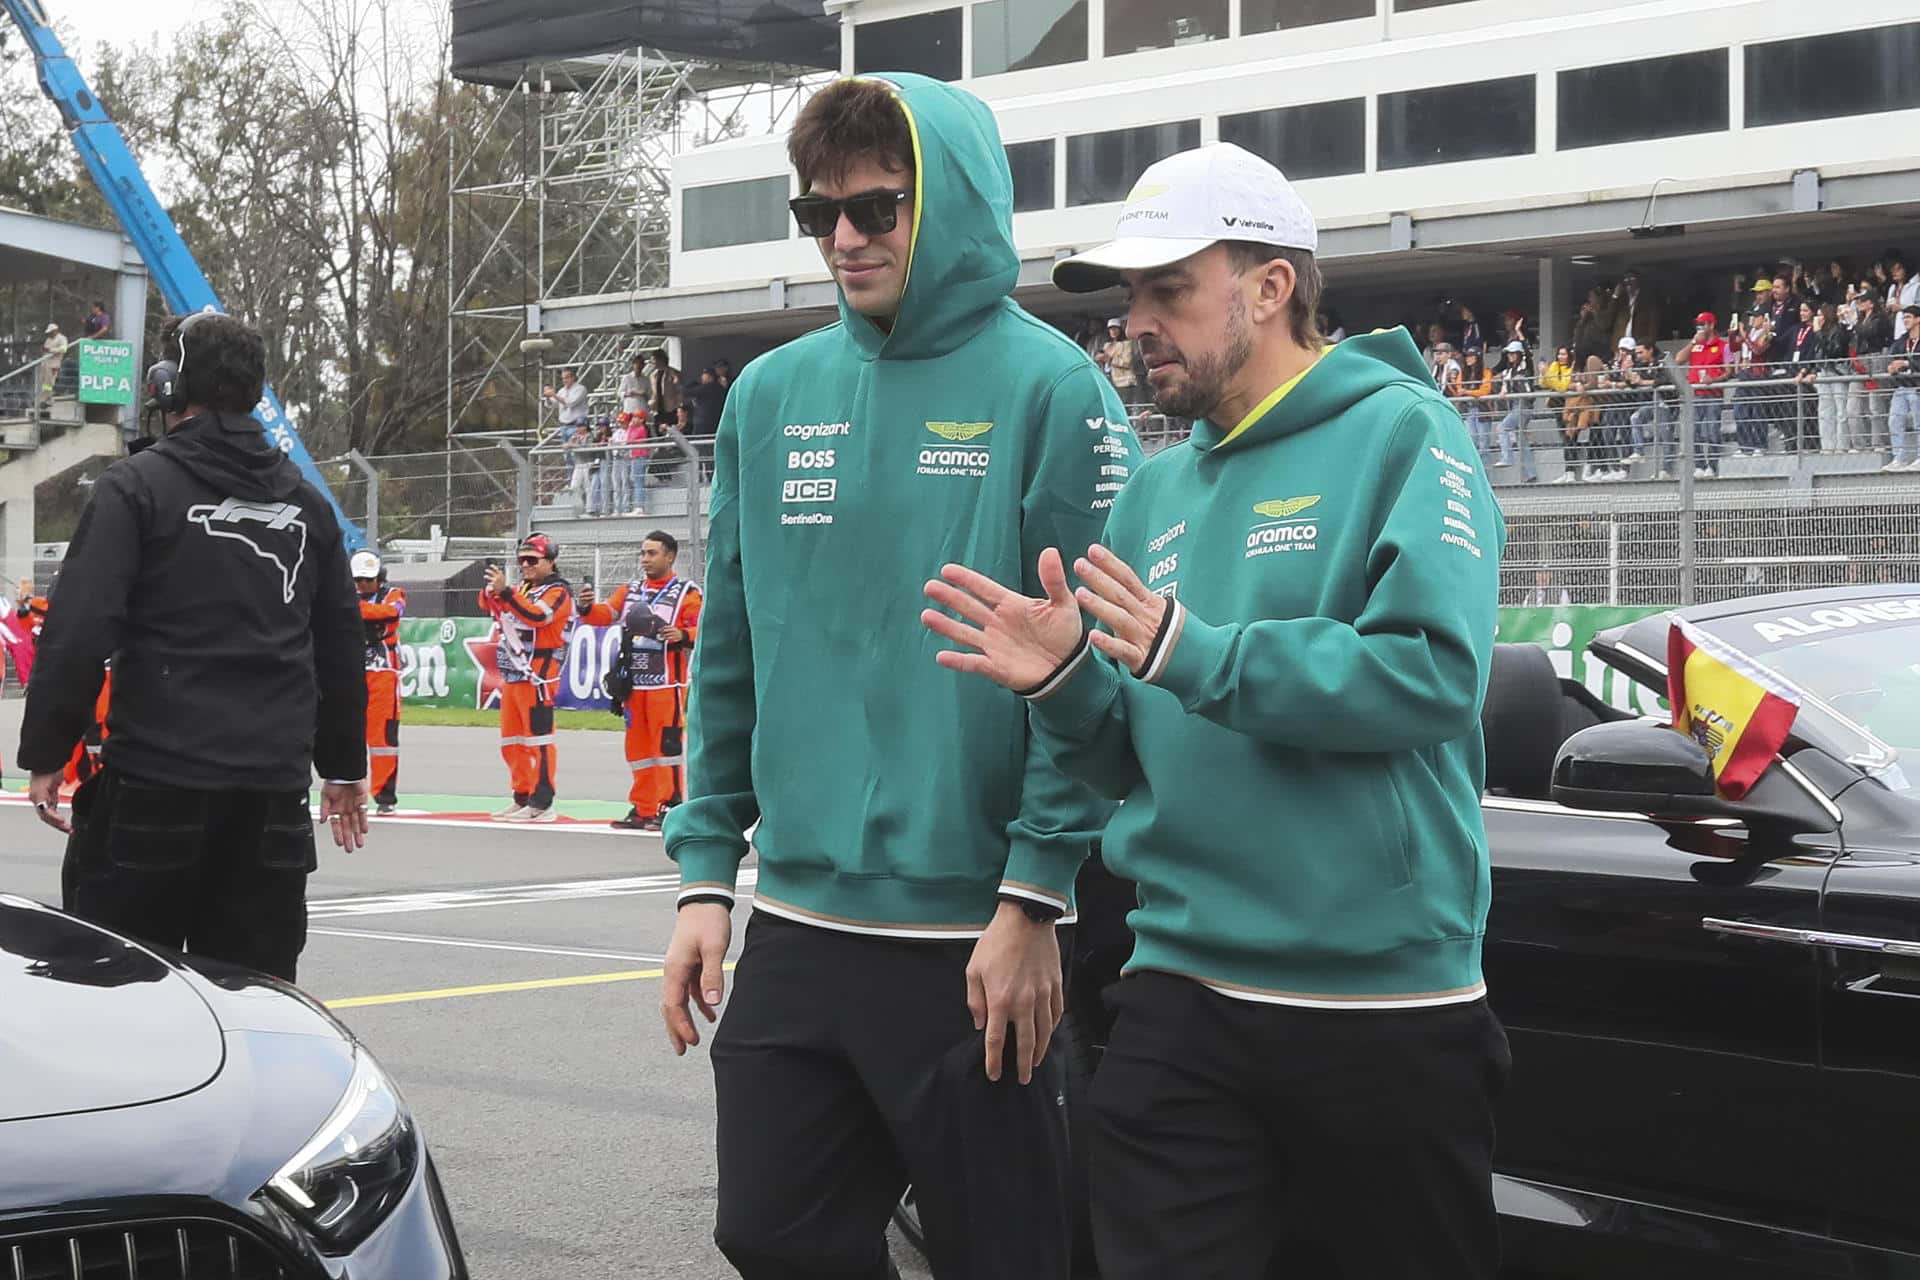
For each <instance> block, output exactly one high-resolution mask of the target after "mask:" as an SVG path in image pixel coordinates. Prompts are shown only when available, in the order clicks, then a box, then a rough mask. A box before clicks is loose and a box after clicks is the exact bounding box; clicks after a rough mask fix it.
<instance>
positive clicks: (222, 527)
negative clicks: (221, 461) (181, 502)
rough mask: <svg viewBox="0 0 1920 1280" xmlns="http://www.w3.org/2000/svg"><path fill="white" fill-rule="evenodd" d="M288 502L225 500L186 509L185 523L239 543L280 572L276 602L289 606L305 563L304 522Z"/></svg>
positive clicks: (305, 530)
mask: <svg viewBox="0 0 1920 1280" xmlns="http://www.w3.org/2000/svg"><path fill="white" fill-rule="evenodd" d="M303 514H304V512H302V511H301V510H300V508H299V507H296V506H294V505H293V504H292V503H290V502H242V501H240V499H238V498H228V499H226V500H225V501H224V502H220V503H217V504H216V503H208V502H202V503H199V504H197V505H195V506H191V507H188V508H187V519H188V520H189V521H190V522H192V523H193V524H197V525H199V526H200V527H201V528H202V529H205V530H206V531H207V533H208V534H209V535H210V536H212V537H215V538H231V539H233V540H234V541H235V542H243V543H245V544H246V545H247V548H248V549H249V550H250V551H252V552H253V554H255V555H256V556H259V557H260V558H261V559H262V560H267V561H271V562H272V563H273V566H274V567H275V568H276V569H278V570H280V599H281V603H283V604H292V603H293V596H294V587H295V584H296V583H297V582H298V581H299V578H300V566H301V565H302V564H304V563H306V559H307V522H306V521H305V520H302V519H301V518H300V517H301V516H302V515H303Z"/></svg>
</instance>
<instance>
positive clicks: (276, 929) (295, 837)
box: [60, 768, 319, 982]
mask: <svg viewBox="0 0 1920 1280" xmlns="http://www.w3.org/2000/svg"><path fill="white" fill-rule="evenodd" d="M318 865H319V861H318V859H317V857H316V856H315V852H314V844H313V818H312V816H311V812H310V810H309V809H308V802H307V793H306V792H304V791H286V792H279V791H275V792H267V791H185V790H181V789H180V788H178V787H163V786H154V785H151V784H148V783H144V782H141V781H140V780H138V779H136V778H130V777H128V776H126V775H125V774H124V773H119V772H116V771H115V770H113V769H110V768H109V769H105V770H102V771H101V772H100V773H98V774H96V775H95V776H94V777H93V778H92V779H90V780H89V781H88V782H87V784H86V785H85V786H83V787H81V788H80V790H79V791H78V792H77V793H76V794H75V796H74V801H73V834H72V835H71V836H69V837H68V839H67V855H66V861H65V862H64V863H63V864H62V866H61V872H60V880H61V889H62V893H63V895H64V905H65V907H66V909H67V910H68V911H70V912H72V913H73V914H74V915H77V916H79V917H81V918H82V919H85V920H91V921H93V922H95V923H96V924H102V925H105V926H106V927H108V928H110V929H115V930H118V931H119V932H121V933H125V934H129V935H131V936H132V937H135V938H138V939H139V940H140V941H142V942H151V943H155V944H157V945H159V946H164V947H172V948H173V949H174V950H176V951H186V952H190V953H191V954H193V955H196V956H205V957H207V958H209V959H214V960H224V961H227V962H228V963H230V964H237V965H243V966H245V967H246V968H249V969H257V970H259V971H260V972H262V973H266V974H271V975H272V976H274V977H276V978H284V979H285V980H287V981H288V982H292V981H293V980H294V970H295V966H296V964H297V962H298V961H299V958H300V952H301V949H302V948H304V947H305V946H306V942H307V874H308V873H309V872H310V871H312V870H314V869H315V868H316V867H317V866H318Z"/></svg>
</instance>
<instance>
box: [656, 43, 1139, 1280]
mask: <svg viewBox="0 0 1920 1280" xmlns="http://www.w3.org/2000/svg"><path fill="white" fill-rule="evenodd" d="M789 153H790V155H791V158H792V160H793V164H794V168H795V170H796V171H797V172H798V174H799V177H800V184H801V188H802V190H803V191H804V192H805V194H804V195H802V196H800V197H799V198H797V199H795V200H794V201H793V202H792V203H793V212H794V217H795V220H796V222H797V223H798V224H799V226H800V229H801V232H802V233H803V234H805V235H808V236H811V237H813V238H814V239H815V241H816V243H817V244H818V246H819V249H820V252H821V256H822V257H823V258H824V259H825V261H826V263H827V265H828V267H829V269H830V270H831V271H832V273H833V276H834V279H835V280H836V281H837V282H838V284H839V286H840V294H841V301H840V321H839V323H837V324H835V325H832V326H831V327H829V328H826V329H822V330H820V331H819V332H816V333H813V334H810V335H808V336H806V337H804V338H801V339H799V340H798V341H795V342H792V343H789V344H788V345H787V346H785V347H782V348H780V349H779V350H777V351H774V352H771V353H769V354H768V355H766V356H764V357H762V358H760V359H759V360H756V361H754V362H753V363H752V364H751V365H749V366H748V367H747V368H745V369H743V370H742V371H741V374H740V377H739V379H738V380H737V381H736V382H735V383H734V385H733V388H732V393H731V394H730V395H729V396H728V397H727V404H726V408H725V410H724V412H723V414H722V416H721V422H720V429H719V434H718V438H717V440H716V442H715V450H714V458H715V473H714V483H713V501H712V516H711V522H712V533H711V540H710V542H709V549H708V558H707V567H706V577H707V585H708V594H707V599H706V608H705V611H704V613H703V615H702V623H703V627H702V633H701V638H700V644H699V646H698V648H697V651H696V654H695V657H694V664H693V674H692V693H691V706H690V708H689V712H688V726H689V742H688V762H687V763H688V769H687V772H688V786H687V799H686V801H685V803H683V804H681V805H678V806H676V807H675V808H674V809H672V810H671V811H670V812H669V814H668V816H667V819H666V843H667V851H668V853H669V854H670V855H671V856H672V857H673V858H674V859H675V860H676V861H677V862H678V863H679V865H680V874H681V882H682V890H681V897H680V903H681V907H680V913H679V920H678V923H677V924H676V926H675V929H674V936H673V941H672V943H671V944H670V945H669V947H668V951H667V960H666V965H665V968H666V976H665V981H664V982H663V983H662V1013H663V1016H664V1019H665V1022H666V1025H667V1033H668V1037H669V1040H670V1041H671V1043H672V1045H673V1047H674V1050H675V1051H676V1052H684V1051H685V1049H686V1047H687V1046H688V1045H690V1044H697V1043H699V1034H698V1032H697V1030H696V1028H695V1024H694V1021H693V1019H692V1017H691V1016H690V1013H689V1010H688V1007H687V1006H688V1002H689V1000H691V1001H692V1002H693V1003H694V1004H695V1005H697V1006H698V1007H699V1009H700V1011H701V1013H702V1014H703V1015H704V1016H705V1017H706V1018H707V1019H708V1020H709V1021H710V1020H712V1018H713V1016H714V1009H715V1007H716V1006H717V1005H718V1004H719V1003H720V999H721V995H722V993H723V989H724V974H723V971H722V962H723V960H724V958H725V955H726V951H727V946H728V943H729V941H730V938H731V922H730V908H731V907H732V905H733V899H734V892H735V887H736V882H737V879H738V872H739V867H740V863H741V861H742V859H743V858H744V857H745V855H746V853H747V848H748V846H747V837H746V834H745V833H746V832H747V830H748V829H749V828H752V827H753V826H754V823H755V822H756V821H757V822H758V824H759V825H758V827H757V829H755V832H754V846H755V847H756V849H757V851H758V853H759V867H758V878H757V883H756V885H755V891H754V899H753V908H754V910H753V916H752V919H751V923H750V924H749V926H748V929H747V937H746V946H745V949H744V950H743V952H742V953H741V956H740V960H739V966H738V968H737V970H736V971H735V974H734V981H735V993H734V996H733V999H732V1001H731V1003H729V1004H728V1006H727V1011H726V1017H725V1018H724V1020H722V1021H721V1023H720V1027H719V1029H718V1030H717V1031H716V1032H715V1033H714V1041H713V1046H712V1058H713V1070H714V1083H715V1093H716V1096H717V1103H718V1112H719V1122H718V1126H717V1130H718V1132H717V1140H718V1149H719V1174H720V1187H719V1200H720V1203H719V1213H718V1222H717V1225H716V1229H715V1238H716V1240H717V1241H718V1243H719V1245H720V1248H721V1250H722V1252H724V1253H725V1254H726V1256H727V1258H728V1260H729V1261H730V1262H732V1263H733V1265H734V1266H735V1268H736V1269H738V1270H739V1271H740V1272H741V1274H742V1275H745V1276H748V1277H763V1276H764V1277H791V1276H802V1275H804V1276H809V1277H823V1278H824V1277H848V1278H852V1277H868V1276H872V1277H880V1276H884V1275H885V1274H886V1266H887V1262H886V1253H885V1241H884V1230H885V1226H886V1222H887V1220H888V1216H889V1213H890V1211H891V1209H892V1206H893V1204H894V1203H895V1202H896V1201H897V1200H898V1198H899V1196H900V1194H901V1192H902V1190H903V1189H904V1188H905V1186H906V1185H907V1183H908V1181H909V1180H911V1182H912V1184H913V1187H914V1191H915V1197H916V1200H917V1203H918V1205H919V1209H920V1215H921V1223H922V1225H923V1226H924V1228H925V1230H926V1236H927V1243H928V1247H929V1252H930V1254H931V1255H932V1259H933V1263H934V1270H935V1272H936V1274H939V1275H941V1276H966V1277H975V1278H978V1280H988V1278H994V1277H1006V1278H1008V1280H1014V1278H1016V1277H1017V1278H1018V1280H1051V1278H1054V1277H1060V1278H1064V1277H1065V1276H1066V1274H1067V1267H1068V1249H1069V1235H1070V1228H1069V1223H1070V1213H1069V1207H1068V1203H1067V1194H1066V1171H1067V1167H1068V1166H1067V1160H1066V1151H1065V1125H1064V1113H1063V1111H1062V1108H1061V1086H1060V1083H1059V1066H1058V1063H1057V1062H1056V1061H1045V1060H1044V1059H1045V1054H1046V1049H1047V1043H1048V1039H1049V1037H1050V1036H1051V1035H1052V1033H1053V1029H1054V1026H1055V1024H1056V1023H1057V1022H1058V1020H1059V1018H1060V1014H1061V1011H1062V1008H1063V1004H1064V998H1063V993H1062V988H1061V973H1060V952H1059V944H1058V942H1057V941H1056V939H1055V936H1054V922H1055V921H1056V920H1059V919H1062V918H1064V917H1065V915H1066V913H1068V912H1069V911H1071V909H1072V905H1073V902H1072V888H1073V882H1074V875H1075V872H1076V871H1077V870H1078V868H1079V866H1080V864H1081V863H1082V861H1084V860H1085V858H1086V855H1087V853H1088V851H1089V849H1090V847H1091V844H1092V841H1093V839H1094V838H1095V836H1096V835H1097V834H1098V832H1099V831H1100V829H1101V828H1102V827H1103V826H1104V824H1105V822H1106V819H1107V816H1108V814H1109V813H1110V812H1111V810H1112V804H1111V802H1109V801H1105V800H1102V799H1101V798H1100V797H1098V796H1097V795H1096V794H1095V793H1094V792H1093V791H1092V790H1091V788H1089V787H1087V786H1086V785H1085V784H1082V783H1077V782H1073V781H1071V780H1069V779H1068V778H1066V777H1065V776H1064V775H1062V774H1061V773H1060V772H1059V771H1058V770H1057V769H1056V768H1055V767H1054V764H1053V762H1052V761H1051V760H1050V759H1048V757H1047V755H1046V753H1045V752H1044V751H1043V750H1041V749H1040V748H1039V747H1038V746H1037V744H1035V743H1034V741H1033V740H1032V738H1031V732H1030V729H1029V727H1028V724H1027V715H1026V708H1025V706H1024V705H1023V704H1022V703H1021V701H1020V699H1019V698H1017V697H1014V696H1013V695H1011V694H1009V693H1006V692H1004V691H1002V690H999V689H994V688H992V687H990V686H988V685H985V684H983V683H980V682H978V681H970V680H964V679H962V678H960V677H958V676H955V675H953V674H951V673H948V672H943V671H941V670H940V669H939V668H938V667H937V666H936V665H935V664H934V662H933V660H932V658H933V654H934V652H935V651H936V650H937V649H938V648H939V644H938V642H937V641H936V640H935V639H934V638H933V637H932V636H930V635H928V634H927V633H926V631H925V630H924V629H923V628H921V627H920V626H919V624H918V622H917V620H916V614H917V608H916V606H917V604H918V603H919V600H920V587H921V584H922V583H923V582H924V581H925V579H926V575H927V574H928V573H929V572H930V571H931V570H932V569H934V568H935V567H937V566H938V565H940V564H942V563H944V562H945V561H948V560H952V559H956V558H964V559H968V560H971V561H974V562H976V563H981V564H984V565H987V566H991V568H992V569H993V571H994V572H996V573H999V574H1003V575H1005V576H1007V578H1008V579H1009V580H1010V581H1020V582H1022V583H1023V584H1025V585H1026V586H1027V587H1028V589H1030V590H1038V586H1037V582H1036V581H1035V580H1034V579H1032V577H1031V574H1032V572H1033V566H1034V564H1035V563H1036V560H1037V557H1038V556H1039V554H1040V552H1041V550H1042V549H1043V548H1046V547H1062V546H1067V547H1079V546H1084V545H1086V543H1087V542H1089V541H1091V540H1092V539H1094V538H1097V537H1099V536H1100V531H1101V529H1102V528H1103V527H1104V525H1105V523H1106V515H1107V511H1108V509H1109V508H1110V507H1111V505H1112V502H1113V497H1114V495H1115V494H1117V493H1118V492H1119V490H1120V488H1121V486H1122V485H1123V484H1124V483H1125V481H1126V479H1127V477H1128V475H1129V474H1130V473H1131V471H1132V468H1133V466H1134V464H1135V462H1136V461H1137V460H1138V450H1137V447H1136V445H1135V443H1134V439H1133V436H1132V434H1131V433H1130V431H1129V430H1128V427H1127V424H1126V411H1125V409H1124V408H1123V407H1122V405H1121V404H1120V401H1119V399H1118V398H1117V397H1116V396H1115V395H1114V393H1113V389H1112V387H1111V385H1110V384H1109V383H1108V382H1107V380H1106V379H1105V378H1104V377H1103V376H1102V375H1101V373H1100V370H1099V369H1098V368H1097V367H1096V366H1095V365H1094V363H1093V362H1092V360H1090V359H1089V358H1088V357H1087V355H1086V353H1085V352H1083V351H1081V350H1080V349H1079V348H1078V347H1076V346H1075V345H1074V344H1073V343H1072V342H1071V341H1069V340H1068V339H1067V338H1065V337H1064V336H1062V335H1061V334H1060V333H1058V332H1057V331H1056V330H1054V329H1053V328H1052V327H1051V326H1048V325H1045V324H1042V323H1040V322H1039V321H1037V320H1035V319H1033V318H1032V317H1031V316H1029V315H1027V314H1026V313H1025V312H1023V311H1022V310H1021V309H1020V308H1019V307H1017V306H1016V305H1014V303H1013V302H1012V300H1011V298H1010V297H1009V295H1010V293H1011V292H1012V289H1013V285H1014V282H1015V280H1016V279H1017V277H1018V274H1019V258H1018V256H1017V255H1016V253H1015V252H1014V248H1013V239H1012V231H1011V222H1012V215H1011V208H1012V179H1011V176H1010V174H1009V172H1008V169H1007V162H1006V153H1005V149H1004V148H1003V147H1002V145H1001V142H1000V138H999V132H998V130H997V129H996V127H995V125H994V121H993V116H992V113H991V112H989V111H988V110H987V108H986V106H985V105H984V104H982V103H981V102H980V101H978V100H977V99H975V98H973V97H972V96H970V95H968V94H966V93H964V92H962V91H961V90H958V89H955V88H952V87H950V86H947V85H944V84H941V83H939V82H937V81H932V80H928V79H925V78H923V77H919V76H911V75H899V76H888V77H885V78H883V79H854V80H846V81H841V82H839V83H837V84H835V85H832V86H830V87H828V88H827V89H824V90H822V91H821V92H820V93H819V94H817V95H816V96H815V97H814V98H813V99H812V100H811V101H810V102H809V103H808V105H807V107H806V109H805V110H804V111H803V112H802V113H801V115H800V117H799V118H798V120H797V121H796V122H795V125H794V130H793V133H792V136H791V138H790V139H789ZM1023 567H1024V569H1025V572H1024V573H1023Z"/></svg>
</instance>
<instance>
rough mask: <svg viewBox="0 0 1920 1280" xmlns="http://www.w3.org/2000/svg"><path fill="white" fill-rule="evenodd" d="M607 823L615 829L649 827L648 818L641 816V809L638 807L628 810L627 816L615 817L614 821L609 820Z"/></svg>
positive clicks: (642, 828) (641, 829) (643, 828)
mask: <svg viewBox="0 0 1920 1280" xmlns="http://www.w3.org/2000/svg"><path fill="white" fill-rule="evenodd" d="M607 825H608V826H610V827H612V828H613V829H614V830H615V831H645V830H647V829H648V828H647V823H646V820H645V819H644V818H642V817H641V816H640V811H639V810H638V809H629V810H627V816H626V817H624V818H615V819H614V820H613V821H612V822H609V823H608V824H607Z"/></svg>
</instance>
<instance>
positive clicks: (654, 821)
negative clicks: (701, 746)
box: [580, 529, 700, 831]
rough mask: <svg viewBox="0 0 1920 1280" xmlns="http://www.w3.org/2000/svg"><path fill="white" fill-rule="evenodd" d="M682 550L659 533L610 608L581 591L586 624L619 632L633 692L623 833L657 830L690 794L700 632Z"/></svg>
mask: <svg viewBox="0 0 1920 1280" xmlns="http://www.w3.org/2000/svg"><path fill="white" fill-rule="evenodd" d="M679 553H680V544H679V543H678V542H676V541H675V540H674V537H673V535H672V534H670V533H665V532H662V531H660V530H657V529H656V530H655V531H654V532H652V533H650V534H648V535H647V538H646V541H645V542H643V543H641V544H640V573H641V576H640V577H638V578H635V579H634V580H633V581H632V582H629V583H627V584H625V585H624V586H620V587H616V588H615V589H614V592H613V594H612V595H611V596H609V597H607V601H606V603H605V604H595V603H594V602H593V597H592V594H591V593H589V592H582V596H581V602H582V604H583V605H584V606H586V608H585V610H584V612H582V613H581V615H580V617H581V619H582V620H583V621H584V622H586V623H587V624H588V625H589V626H595V627H609V626H613V625H614V624H616V623H618V624H619V626H620V629H621V636H620V653H621V659H622V665H623V666H624V668H625V672H626V678H627V680H628V681H630V682H631V685H632V692H630V693H628V694H627V697H626V717H627V767H628V768H629V769H631V770H632V771H633V785H632V786H631V787H630V788H628V790H627V801H628V804H629V805H630V806H631V807H630V808H629V809H628V810H627V816H626V817H624V818H618V819H616V820H615V821H614V822H613V823H612V825H613V826H615V827H618V828H619V829H621V830H623V831H658V830H659V829H660V818H661V815H663V814H664V813H665V812H666V811H667V810H668V809H669V808H671V807H672V806H674V805H676V804H679V803H680V799H681V796H682V795H683V794H684V793H685V790H686V769H687V764H686V761H687V756H686V747H685V739H686V727H687V715H686V711H687V671H688V668H689V667H690V665H691V663H692V661H693V642H694V639H695V637H696V636H697V635H698V634H699V630H700V588H699V587H698V586H696V585H695V584H694V583H693V582H692V581H690V580H689V579H686V578H683V577H681V576H680V575H679V574H677V573H675V572H674V567H673V566H674V560H675V559H676V558H677V557H678V555H679Z"/></svg>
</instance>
